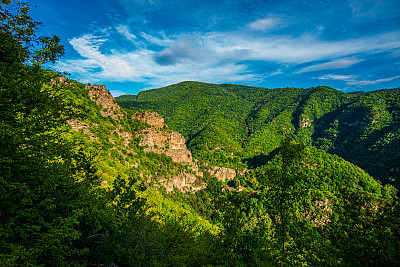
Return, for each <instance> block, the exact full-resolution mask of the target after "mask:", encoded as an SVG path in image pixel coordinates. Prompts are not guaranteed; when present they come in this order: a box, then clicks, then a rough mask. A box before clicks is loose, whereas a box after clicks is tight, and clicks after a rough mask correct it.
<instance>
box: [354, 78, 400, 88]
mask: <svg viewBox="0 0 400 267" xmlns="http://www.w3.org/2000/svg"><path fill="white" fill-rule="evenodd" d="M398 78H400V76H394V77H389V78H385V79H377V80H363V81H348V82H347V84H348V85H358V86H362V85H371V84H378V83H383V82H390V81H393V80H394V79H398Z"/></svg>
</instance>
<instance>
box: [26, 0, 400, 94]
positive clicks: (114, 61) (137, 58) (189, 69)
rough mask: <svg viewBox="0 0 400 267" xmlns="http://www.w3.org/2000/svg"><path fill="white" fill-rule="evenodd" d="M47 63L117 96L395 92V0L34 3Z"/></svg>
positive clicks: (398, 82) (398, 17) (398, 26)
mask: <svg viewBox="0 0 400 267" xmlns="http://www.w3.org/2000/svg"><path fill="white" fill-rule="evenodd" d="M29 2H30V4H31V5H36V6H37V7H36V8H34V9H33V10H32V13H31V15H32V16H33V17H34V18H35V19H36V20H38V21H41V22H42V23H43V26H42V27H40V32H39V33H40V34H42V35H53V34H56V35H58V36H60V37H61V39H62V44H64V46H65V49H66V54H65V55H64V56H63V57H62V58H61V60H60V61H59V62H58V63H57V64H56V65H55V66H53V68H54V69H56V70H58V71H66V72H69V73H71V74H72V76H71V78H73V79H76V80H78V81H80V82H83V83H92V84H105V85H106V86H107V89H108V90H110V91H111V92H112V94H113V95H114V96H118V95H120V94H124V93H130V94H137V93H138V92H139V91H141V90H145V89H150V88H157V87H162V86H167V85H170V84H174V83H178V82H181V81H201V82H210V83H235V84H245V85H251V86H258V87H267V88H276V87H303V88H308V87H311V86H318V85H326V86H330V87H333V88H336V89H339V90H342V91H344V92H349V91H359V90H363V91H370V90H377V89H382V88H395V87H399V86H400V1H399V0H372V1H370V0H335V1H331V0H329V1H328V0H313V1H300V0H281V1H276V0H275V1H257V0H241V1H234V0H229V1H228V0H227V1H224V0H213V1H209V0H199V1H193V0H186V1H184V0H175V1H174V0H171V1H168V0H96V1H95V0H85V1H82V0H79V1H78V0H69V1H65V0H63V1H59V0H31V1H29Z"/></svg>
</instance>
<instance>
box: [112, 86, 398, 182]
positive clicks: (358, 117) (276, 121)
mask: <svg viewBox="0 0 400 267" xmlns="http://www.w3.org/2000/svg"><path fill="white" fill-rule="evenodd" d="M399 96H400V90H399V89H391V90H379V91H373V92H368V93H363V92H356V93H348V94H346V93H343V92H340V91H338V90H335V89H332V88H328V87H315V88H309V89H296V88H278V89H266V88H256V87H248V86H240V85H227V84H222V85H213V84H205V83H199V82H183V83H179V84H175V85H171V86H167V87H164V88H160V89H152V90H147V91H142V92H140V93H139V94H138V95H137V96H121V97H118V98H116V100H117V102H118V103H119V104H120V105H121V106H123V107H126V108H129V109H132V110H139V109H144V108H148V109H153V110H155V111H157V112H159V113H160V114H161V115H162V116H165V120H166V123H167V124H169V125H170V126H171V128H172V129H174V130H176V131H178V132H180V133H181V134H182V135H183V136H184V137H185V138H186V140H187V146H188V148H189V150H190V151H191V152H192V154H193V156H194V157H195V158H197V159H201V160H204V161H206V162H209V163H211V164H214V165H220V166H226V167H231V168H236V169H243V168H247V167H249V166H248V165H249V163H250V164H253V163H252V162H254V161H259V159H260V158H262V157H264V156H265V155H268V154H269V153H271V152H272V151H273V150H274V149H276V148H277V147H279V144H280V142H281V141H282V139H283V136H284V135H285V134H288V133H290V134H293V135H294V138H295V140H297V141H301V142H303V143H306V144H309V145H313V146H316V147H318V148H321V149H324V150H325V151H327V152H329V153H334V154H338V155H339V156H341V157H344V158H345V159H346V160H348V161H350V162H353V163H355V164H358V165H359V166H360V167H362V168H364V169H365V170H367V171H368V172H369V173H370V174H372V175H373V176H374V177H376V178H378V179H379V180H381V181H383V182H385V183H387V182H390V183H392V184H396V186H399V184H398V181H396V179H397V177H399V176H400V165H399V164H400V163H399V162H400V161H399V160H398V159H399V158H398V157H399V154H400V153H399V150H398V146H397V145H396V142H398V141H396V140H398V138H399V136H400V135H399V120H400V115H399V114H400V97H399ZM210 152H212V156H211V154H210Z"/></svg>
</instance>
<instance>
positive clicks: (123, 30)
mask: <svg viewBox="0 0 400 267" xmlns="http://www.w3.org/2000/svg"><path fill="white" fill-rule="evenodd" d="M115 29H116V30H117V31H118V32H119V33H120V34H121V35H123V36H125V38H126V39H128V40H129V41H131V42H133V43H135V44H136V43H137V42H136V39H137V37H136V35H134V34H132V33H130V31H129V28H128V26H126V25H118V26H117V27H115Z"/></svg>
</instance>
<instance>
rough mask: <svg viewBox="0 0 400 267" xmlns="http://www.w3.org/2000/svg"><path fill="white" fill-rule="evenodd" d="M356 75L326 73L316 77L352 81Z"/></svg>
mask: <svg viewBox="0 0 400 267" xmlns="http://www.w3.org/2000/svg"><path fill="white" fill-rule="evenodd" d="M357 77H358V76H356V75H335V74H327V75H324V76H321V77H318V79H320V80H340V81H352V80H354V79H355V78H357Z"/></svg>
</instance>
